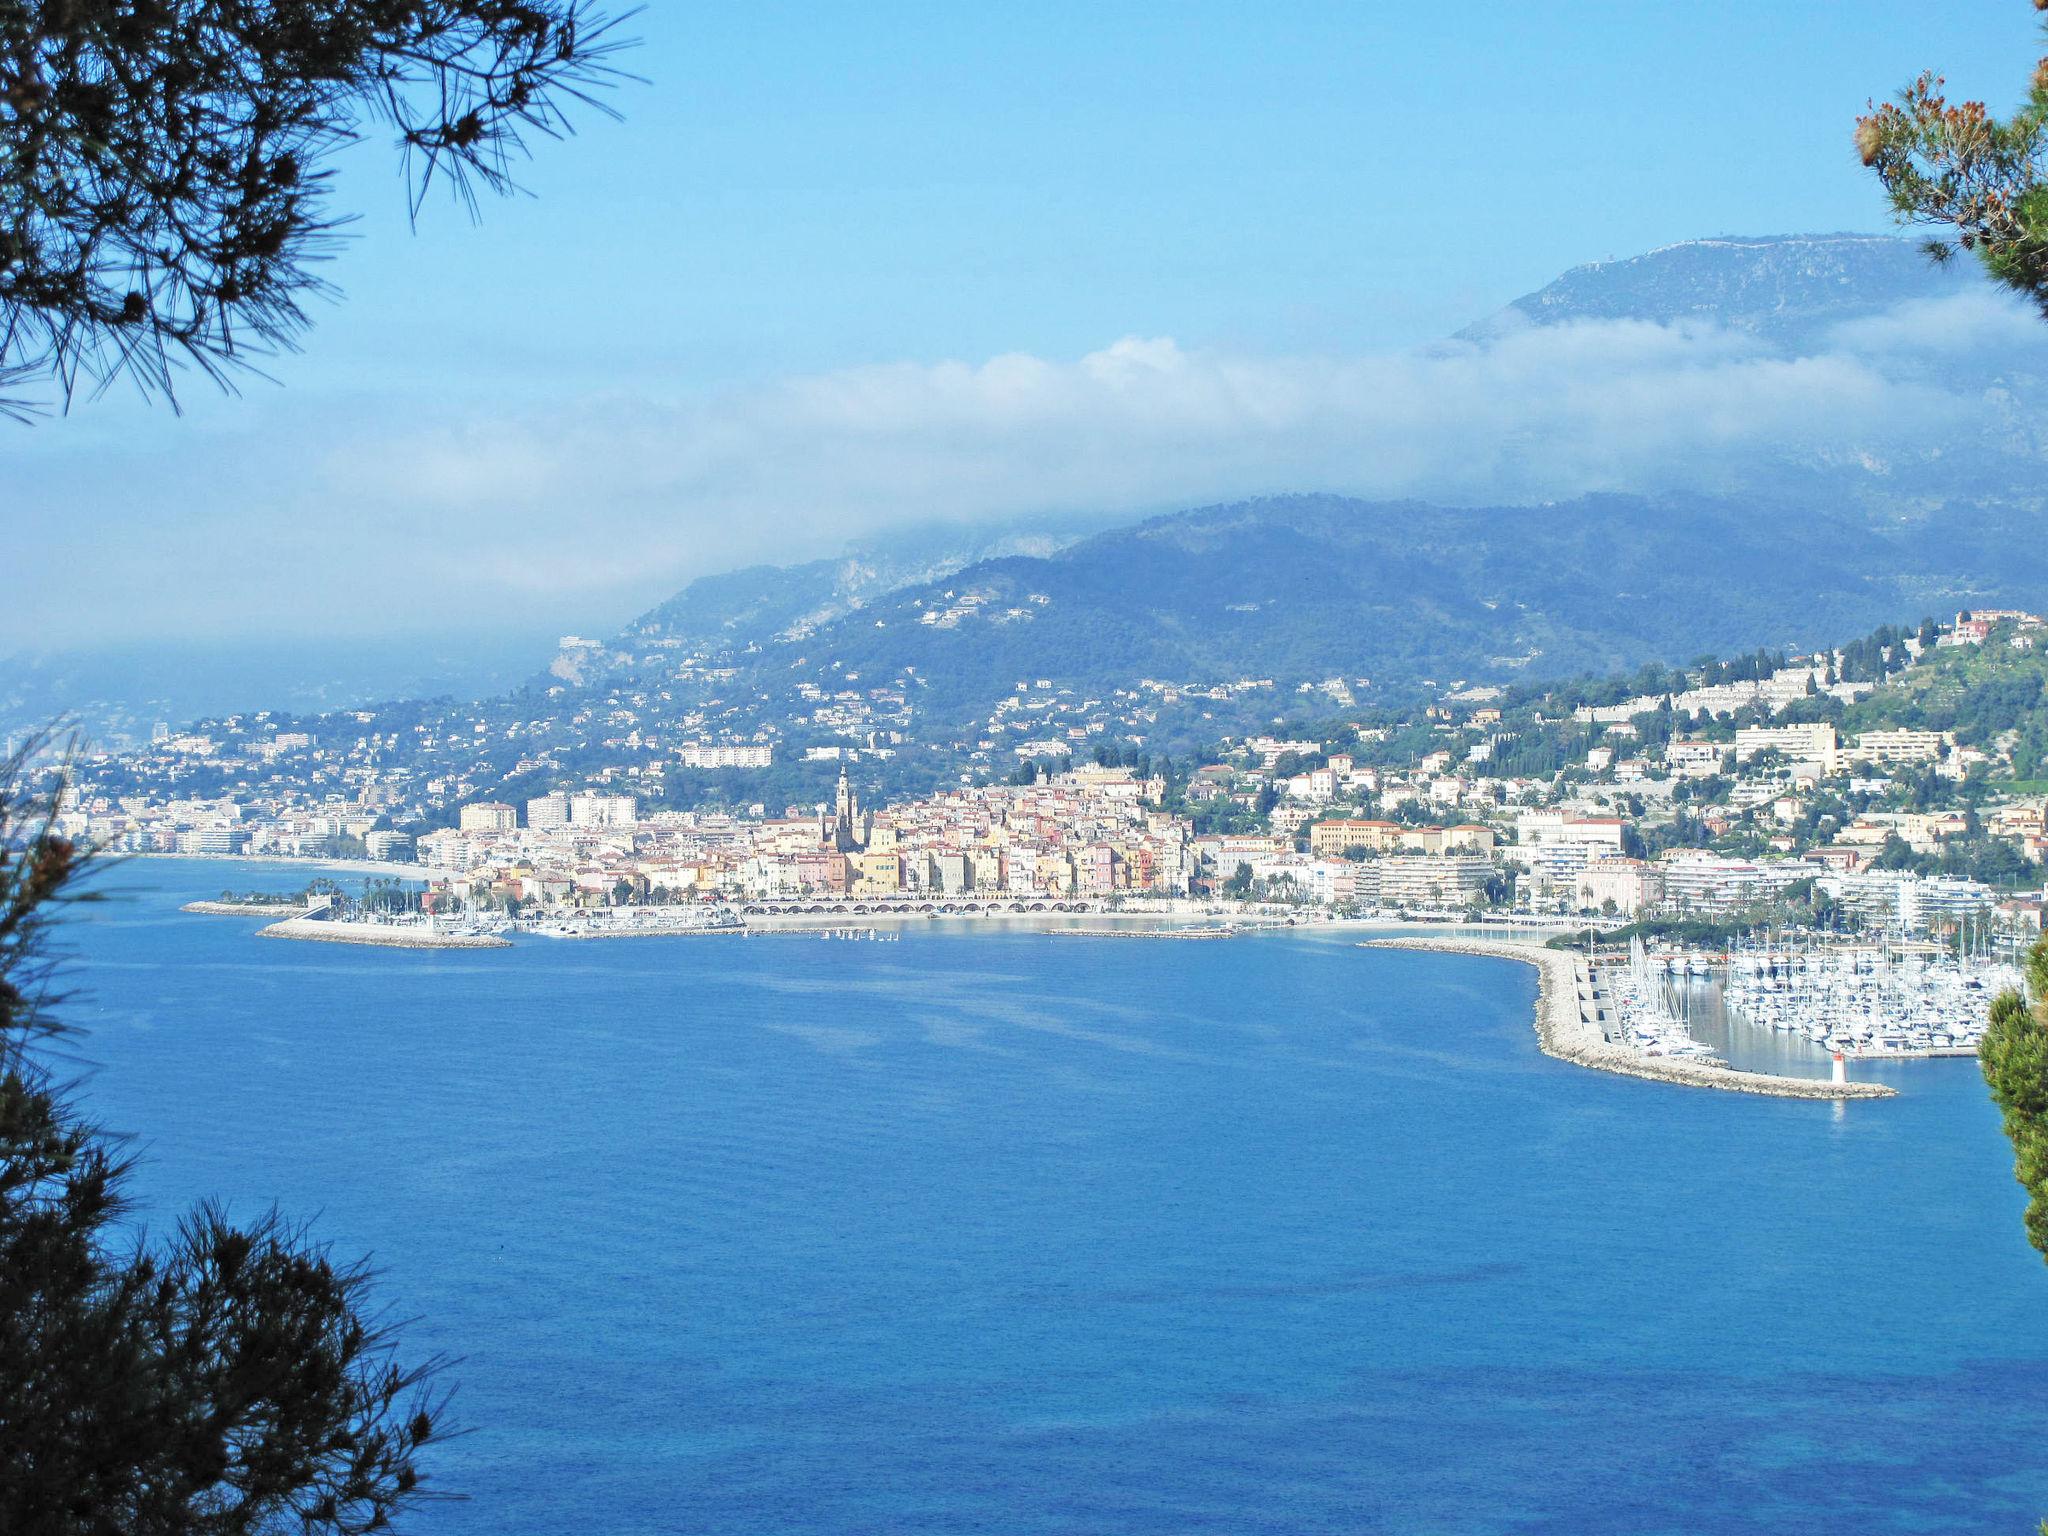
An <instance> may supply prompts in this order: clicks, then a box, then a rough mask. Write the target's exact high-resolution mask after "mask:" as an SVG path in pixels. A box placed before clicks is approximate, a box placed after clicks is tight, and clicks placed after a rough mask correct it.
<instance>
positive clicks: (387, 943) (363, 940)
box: [256, 918, 512, 949]
mask: <svg viewBox="0 0 2048 1536" xmlns="http://www.w3.org/2000/svg"><path fill="white" fill-rule="evenodd" d="M256 937H257V938H259V939H303V940H305V941H307V942H309V943H313V944H370V945H375V946H377V947H378V948H382V949H510V948H511V947H512V945H511V941H510V940H507V939H501V938H498V937H497V936H496V935H494V934H488V933H435V932H434V931H433V930H432V929H430V928H401V927H398V926H396V925H393V924H385V923H335V922H324V921H309V920H308V919H306V918H287V919H285V921H283V922H281V923H272V924H271V925H270V926H269V927H268V928H259V929H257V930H256Z"/></svg>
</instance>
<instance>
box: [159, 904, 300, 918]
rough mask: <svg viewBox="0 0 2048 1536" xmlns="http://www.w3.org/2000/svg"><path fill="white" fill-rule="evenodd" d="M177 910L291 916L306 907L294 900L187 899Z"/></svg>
mask: <svg viewBox="0 0 2048 1536" xmlns="http://www.w3.org/2000/svg"><path fill="white" fill-rule="evenodd" d="M178 910H179V911H180V912H197V913H200V914H201V915H202V916H205V917H292V916H295V915H297V914H298V913H301V912H303V911H305V910H306V909H305V908H304V907H303V906H301V905H300V904H299V903H298V902H295V901H188V902H186V903H185V905H183V906H182V907H180V908H178Z"/></svg>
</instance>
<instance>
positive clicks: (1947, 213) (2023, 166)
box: [1856, 0, 2048, 315]
mask: <svg viewBox="0 0 2048 1536" xmlns="http://www.w3.org/2000/svg"><path fill="white" fill-rule="evenodd" d="M2034 8H2035V9H2036V10H2048V0H2034ZM1943 84H1944V82H1943V80H1942V78H1941V77H1940V76H1938V75H1935V74H1931V73H1930V74H1923V75H1921V76H1920V77H1919V78H1918V79H1916V80H1915V81H1913V83H1912V84H1910V85H1908V86H1907V87H1906V88H1905V90H1903V91H1901V92H1900V93H1899V95H1898V98H1897V99H1896V100H1894V101H1890V102H1886V103H1885V104H1884V105H1882V106H1875V105H1873V107H1872V109H1871V110H1870V112H1869V113H1867V114H1866V115H1864V116H1863V117H1859V118H1858V119H1857V120H1856V151H1857V153H1858V154H1859V155H1860V156H1861V157H1862V160H1863V163H1864V164H1865V165H1867V166H1869V167H1870V168H1871V169H1872V170H1874V171H1875V172H1876V173H1877V177H1878V180H1879V181H1881V182H1882V183H1883V184H1884V189H1885V191H1886V193H1887V194H1888V195H1889V197H1890V199H1891V205H1892V211H1893V212H1894V213H1895V214H1897V216H1898V217H1899V220H1900V221H1901V222H1902V223H1908V224H1925V225H1932V226H1937V227H1939V228H1942V229H1944V230H1946V231H1949V233H1948V234H1945V235H1943V236H1942V237H1940V238H1937V239H1933V240H1930V241H1929V242H1928V243H1927V251H1928V254H1929V255H1930V256H1932V257H1934V258H1935V259H1936V260H1938V261H1946V260H1948V259H1949V258H1950V257H1952V256H1953V255H1954V254H1955V252H1956V251H1957V250H1958V249H1961V250H1964V251H1970V252H1974V253H1975V254H1976V255H1977V257H1978V258H1979V259H1980V260H1982V262H1983V263H1984V267H1985V269H1986V270H1987V271H1988V272H1990V273H1991V275H1992V276H1993V277H1995V278H1997V279H1998V281H2000V282H2002V283H2004V284H2005V285H2006V286H2008V287H2010V288H2013V289H2015V290H2017V291H2018V292H2020V293H2023V294H2025V295H2027V296H2028V297H2029V298H2031V299H2032V300H2033V301H2034V302H2035V304H2036V305H2038V306H2039V307H2040V309H2041V311H2042V313H2043V314H2044V315H2048V179H2044V177H2043V166H2042V159H2043V153H2044V148H2048V59H2042V60H2041V61H2040V62H2039V63H2038V64H2036V65H2035V66H2034V73H2033V77H2032V79H2031V80H2029V82H2028V84H2027V96H2026V100H2025V102H2024V103H2023V104H2022V105H2021V106H2020V108H2019V109H2018V110H2017V111H2015V112H2014V113H2013V114H2012V116H2011V117H2009V118H2006V119H2004V120H2003V121H2001V120H2000V119H1999V118H1997V117H1995V116H1993V115H1992V113H1991V112H1990V110H1989V109H1988V108H1987V107H1986V106H1985V105H1984V103H1983V102H1981V101H1965V102H1960V103H1951V102H1950V101H1949V100H1948V99H1947V97H1945V96H1944V95H1943V94H1942V86H1943Z"/></svg>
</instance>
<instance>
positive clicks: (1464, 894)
mask: <svg viewBox="0 0 2048 1536" xmlns="http://www.w3.org/2000/svg"><path fill="white" fill-rule="evenodd" d="M1361 867H1363V868H1372V869H1376V870H1378V872H1379V877H1380V890H1379V900H1380V905H1382V906H1388V907H1401V906H1453V907H1462V906H1466V905H1469V904H1470V903H1472V902H1474V901H1477V900H1479V899H1480V898H1482V897H1484V896H1485V894H1486V883H1487V882H1488V881H1489V880H1491V879H1492V878H1493V871H1494V866H1493V861H1492V860H1491V859H1482V858H1476V857H1472V856H1469V855H1464V854H1444V855H1442V856H1440V857H1437V858H1413V857H1408V858H1404V857H1395V858H1389V859H1380V860H1377V861H1375V862H1374V863H1372V864H1370V865H1367V866H1361Z"/></svg>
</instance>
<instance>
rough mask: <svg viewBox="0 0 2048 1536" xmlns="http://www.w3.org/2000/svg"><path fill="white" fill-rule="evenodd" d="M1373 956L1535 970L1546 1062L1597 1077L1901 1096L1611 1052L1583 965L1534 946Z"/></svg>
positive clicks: (1423, 942)
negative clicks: (1588, 1006) (1585, 995)
mask: <svg viewBox="0 0 2048 1536" xmlns="http://www.w3.org/2000/svg"><path fill="white" fill-rule="evenodd" d="M1363 942H1364V943H1365V945H1366V946H1367V947H1369V948H1373V949H1413V950H1424V951H1430V952H1434V953H1440V954H1452V955H1477V956H1480V957H1481V958H1484V959H1490V960H1516V961H1520V962H1521V963H1522V964H1524V965H1533V966H1535V967H1536V972H1537V975H1538V977H1539V978H1540V986H1539V989H1538V992H1537V998H1536V1019H1535V1025H1536V1039H1537V1043H1538V1045H1539V1046H1540V1047H1541V1048H1542V1051H1543V1054H1544V1055H1546V1056H1554V1057H1556V1058H1557V1059H1558V1060H1559V1061H1568V1062H1571V1063H1572V1064H1573V1065H1574V1066H1580V1067H1588V1068H1591V1069H1592V1070H1593V1071H1596V1072H1613V1073H1617V1074H1619V1075H1620V1076H1623V1077H1640V1078H1648V1079H1650V1080H1651V1081H1653V1082H1661V1083H1675V1084H1677V1085H1679V1086H1680V1087H1684V1088H1713V1089H1718V1090H1720V1091H1721V1092H1724V1093H1753V1094H1761V1095H1764V1096H1766V1097H1770V1098H1780V1099H1835V1100H1841V1099H1889V1098H1895V1097H1896V1096H1897V1094H1898V1090H1897V1089H1896V1088H1891V1087H1888V1086H1886V1085H1885V1084H1883V1083H1836V1082H1830V1081H1827V1080H1824V1079H1821V1078H1809V1077H1773V1076H1771V1075H1769V1074H1766V1073H1762V1072H1739V1071H1737V1070H1736V1069H1735V1068H1733V1067H1713V1066H1707V1065H1705V1064H1703V1063H1700V1062H1696V1061H1677V1060H1673V1059H1671V1058H1669V1057H1645V1056H1638V1055H1637V1054H1636V1053H1635V1052H1634V1051H1630V1050H1625V1049H1623V1048H1622V1047H1620V1046H1617V1045H1611V1044H1609V1043H1608V1041H1607V1039H1606V1037H1605V1036H1604V1035H1602V1034H1601V1032H1600V1027H1599V1025H1598V1024H1597V1023H1596V1022H1595V1021H1594V1020H1592V1019H1589V1018H1587V1017H1586V1012H1585V1009H1584V1007H1583V1006H1582V1003H1581V992H1580V987H1581V983H1582V980H1583V978H1582V976H1581V963H1580V962H1579V961H1578V960H1577V959H1576V958H1574V957H1573V956H1571V955H1568V954H1565V953H1563V952H1561V951H1558V950H1554V949H1544V948H1541V947H1539V946H1537V945H1534V944H1528V943H1512V942H1508V941H1504V940H1499V939H1458V938H1450V937H1448V936H1445V937H1438V938H1424V937H1421V936H1414V937H1406V936H1404V937H1398V938H1388V939H1368V940H1365V941H1363Z"/></svg>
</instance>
